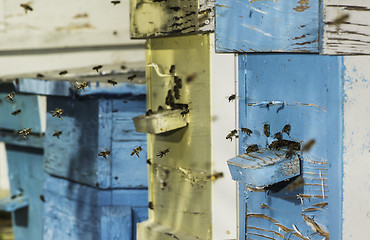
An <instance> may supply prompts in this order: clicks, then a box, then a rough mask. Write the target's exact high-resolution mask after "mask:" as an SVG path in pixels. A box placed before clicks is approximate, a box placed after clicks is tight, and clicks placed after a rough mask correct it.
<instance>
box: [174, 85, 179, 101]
mask: <svg viewBox="0 0 370 240" xmlns="http://www.w3.org/2000/svg"><path fill="white" fill-rule="evenodd" d="M173 92H174V93H175V98H176V99H180V88H179V87H178V86H177V85H175V86H174V87H173Z"/></svg>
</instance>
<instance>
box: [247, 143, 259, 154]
mask: <svg viewBox="0 0 370 240" xmlns="http://www.w3.org/2000/svg"><path fill="white" fill-rule="evenodd" d="M258 150H259V148H258V145H257V144H253V145H250V146H248V147H247V149H246V152H247V153H251V152H257V151H258Z"/></svg>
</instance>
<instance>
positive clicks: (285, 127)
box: [281, 124, 291, 136]
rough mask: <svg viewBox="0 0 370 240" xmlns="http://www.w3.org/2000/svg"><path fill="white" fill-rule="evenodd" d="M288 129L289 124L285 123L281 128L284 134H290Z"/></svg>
mask: <svg viewBox="0 0 370 240" xmlns="http://www.w3.org/2000/svg"><path fill="white" fill-rule="evenodd" d="M290 130H291V126H290V124H287V125H285V126H284V127H283V130H281V131H282V132H285V133H286V134H288V136H290V135H289V134H290Z"/></svg>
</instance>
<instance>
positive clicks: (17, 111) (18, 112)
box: [12, 109, 22, 116]
mask: <svg viewBox="0 0 370 240" xmlns="http://www.w3.org/2000/svg"><path fill="white" fill-rule="evenodd" d="M21 112H22V110H20V109H18V110H15V111H14V112H12V115H13V116H15V115H18V114H20V113H21Z"/></svg>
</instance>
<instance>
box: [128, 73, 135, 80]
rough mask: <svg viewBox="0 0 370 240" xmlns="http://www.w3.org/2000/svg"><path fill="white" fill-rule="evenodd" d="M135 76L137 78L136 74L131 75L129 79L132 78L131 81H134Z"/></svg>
mask: <svg viewBox="0 0 370 240" xmlns="http://www.w3.org/2000/svg"><path fill="white" fill-rule="evenodd" d="M135 78H136V74H134V75H131V76H129V77H128V78H127V79H128V80H130V81H132V80H134V79H135Z"/></svg>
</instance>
